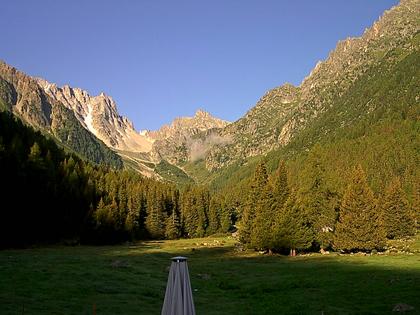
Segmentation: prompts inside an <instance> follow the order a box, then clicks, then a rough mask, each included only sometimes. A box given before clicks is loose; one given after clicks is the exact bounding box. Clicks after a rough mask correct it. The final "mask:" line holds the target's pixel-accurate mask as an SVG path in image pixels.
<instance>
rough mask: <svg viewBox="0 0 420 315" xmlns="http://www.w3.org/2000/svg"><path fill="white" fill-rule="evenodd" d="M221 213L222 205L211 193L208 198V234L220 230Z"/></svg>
mask: <svg viewBox="0 0 420 315" xmlns="http://www.w3.org/2000/svg"><path fill="white" fill-rule="evenodd" d="M221 215H222V205H221V202H220V200H219V198H218V196H216V195H213V196H212V197H211V198H210V205H209V213H208V218H209V226H208V227H207V233H208V234H209V235H211V234H214V233H217V232H219V231H220V218H221Z"/></svg>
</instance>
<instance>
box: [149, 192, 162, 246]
mask: <svg viewBox="0 0 420 315" xmlns="http://www.w3.org/2000/svg"><path fill="white" fill-rule="evenodd" d="M163 207H164V205H163V199H162V196H161V194H160V192H159V191H157V188H156V187H155V188H154V189H153V190H152V191H151V192H149V195H148V196H147V217H146V228H147V231H148V232H149V235H150V236H151V237H152V238H157V239H160V238H163V237H164V235H165V221H166V216H165V213H164V212H163Z"/></svg>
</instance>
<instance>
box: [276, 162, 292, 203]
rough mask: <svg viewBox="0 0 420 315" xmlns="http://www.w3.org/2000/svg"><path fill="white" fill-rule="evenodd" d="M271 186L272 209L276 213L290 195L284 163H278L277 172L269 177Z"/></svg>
mask: <svg viewBox="0 0 420 315" xmlns="http://www.w3.org/2000/svg"><path fill="white" fill-rule="evenodd" d="M271 185H272V187H273V207H274V208H275V209H276V211H279V210H280V209H281V208H282V207H283V205H284V203H285V202H286V200H287V198H288V197H289V193H290V189H289V184H288V181H287V169H286V164H285V162H284V161H281V162H280V163H279V166H278V168H277V170H276V171H275V173H274V174H273V176H272V177H271Z"/></svg>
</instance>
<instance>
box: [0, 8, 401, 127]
mask: <svg viewBox="0 0 420 315" xmlns="http://www.w3.org/2000/svg"><path fill="white" fill-rule="evenodd" d="M395 4H397V1H395V0H369V1H367V0H351V1H345V0H340V1H338V0H322V1H321V0H319V1H314V0H289V1H281V0H252V1H251V0H207V1H205V0H176V1H175V0H165V1H162V0H139V1H134V0H132V1H130V0H119V1H117V0H114V1H111V0H71V1H70V0H68V1H65V0H37V1H32V0H9V1H2V3H1V6H0V29H1V45H0V59H2V60H4V61H5V62H7V63H9V64H11V65H12V66H15V67H17V68H18V69H19V70H22V71H24V72H26V73H27V74H29V75H32V76H40V77H43V78H45V79H47V80H48V81H50V82H55V83H57V84H58V85H64V84H69V85H70V86H73V87H80V88H83V89H85V90H87V91H88V92H89V93H90V94H92V95H96V94H99V93H100V92H102V91H103V92H105V93H106V94H108V95H111V96H112V97H113V98H114V99H115V101H116V102H117V105H118V109H119V112H120V114H122V115H124V116H127V117H129V118H130V119H131V120H132V121H133V122H134V124H135V127H136V129H157V128H159V127H160V126H161V125H162V124H164V123H168V122H170V121H171V120H172V119H173V118H175V117H178V116H187V115H193V114H194V112H195V110H196V109H198V108H203V109H205V110H207V111H209V112H210V113H212V114H213V115H215V116H218V117H220V118H223V119H227V120H230V121H234V120H236V119H238V118H240V117H241V116H242V115H243V114H244V113H246V111H247V110H249V109H250V108H251V107H252V106H254V105H255V103H256V102H257V101H258V99H259V98H260V97H261V96H262V95H263V94H264V93H265V92H266V91H267V90H269V89H271V88H273V87H276V86H279V85H282V84H283V83H285V82H290V83H293V84H296V85H298V84H299V83H300V82H301V81H302V79H303V78H304V77H305V76H306V75H308V73H309V72H310V70H311V69H312V68H313V67H314V66H315V64H316V62H317V61H318V60H323V59H325V58H326V57H327V56H328V53H329V51H330V50H332V49H333V48H334V47H335V45H336V43H337V41H338V40H340V39H345V38H346V37H349V36H359V35H361V34H362V33H363V31H364V29H365V28H367V27H369V26H371V25H372V23H373V22H374V21H375V20H376V19H378V17H379V16H380V15H382V13H383V11H384V10H386V9H389V8H390V7H392V6H393V5H395Z"/></svg>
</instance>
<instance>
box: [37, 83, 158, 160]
mask: <svg viewBox="0 0 420 315" xmlns="http://www.w3.org/2000/svg"><path fill="white" fill-rule="evenodd" d="M36 80H37V82H38V84H39V86H40V87H41V88H42V89H43V90H44V91H45V92H46V93H47V94H48V95H49V96H50V97H51V98H52V99H54V100H56V101H59V102H61V103H63V105H64V106H66V107H67V108H69V109H70V110H72V111H73V112H74V113H75V116H76V118H77V119H78V120H79V122H80V123H81V124H82V126H84V127H85V128H86V129H88V130H89V131H90V132H91V133H93V134H94V135H95V136H96V137H97V138H99V139H100V140H102V141H103V142H104V143H105V144H106V145H107V146H109V147H111V148H114V149H118V150H127V151H136V152H149V151H150V150H151V149H152V144H153V139H150V138H148V137H147V136H145V135H142V134H139V133H138V132H137V131H136V130H135V129H134V125H133V123H132V122H131V121H130V120H129V119H128V118H126V117H122V116H120V115H119V113H118V110H117V104H116V103H115V101H114V99H113V98H112V97H110V96H108V95H107V94H105V93H104V92H101V93H100V94H99V95H96V96H91V95H90V94H89V93H88V92H87V91H85V90H82V89H80V88H72V87H71V86H69V85H64V86H62V87H58V86H57V85H56V84H52V83H49V82H48V81H46V80H44V79H40V78H37V79H36Z"/></svg>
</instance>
